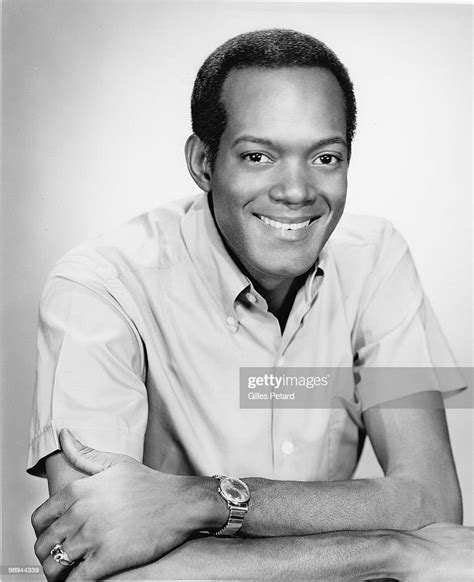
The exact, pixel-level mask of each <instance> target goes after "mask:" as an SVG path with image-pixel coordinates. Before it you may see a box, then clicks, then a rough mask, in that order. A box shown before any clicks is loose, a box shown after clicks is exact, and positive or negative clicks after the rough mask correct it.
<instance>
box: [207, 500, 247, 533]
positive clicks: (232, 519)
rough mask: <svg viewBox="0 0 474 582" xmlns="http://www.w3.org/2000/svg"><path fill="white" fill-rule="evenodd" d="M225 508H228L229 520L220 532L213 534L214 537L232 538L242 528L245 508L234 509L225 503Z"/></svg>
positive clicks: (233, 506)
mask: <svg viewBox="0 0 474 582" xmlns="http://www.w3.org/2000/svg"><path fill="white" fill-rule="evenodd" d="M227 507H228V508H229V518H228V520H227V523H226V524H225V525H224V527H221V529H220V530H218V531H216V532H214V535H215V536H233V535H235V534H236V533H237V532H238V531H239V529H240V528H241V527H242V524H243V523H244V517H245V514H246V513H247V511H248V509H249V508H248V506H247V507H245V506H244V507H236V506H235V505H231V504H230V503H229V502H227Z"/></svg>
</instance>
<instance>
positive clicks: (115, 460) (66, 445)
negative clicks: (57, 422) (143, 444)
mask: <svg viewBox="0 0 474 582" xmlns="http://www.w3.org/2000/svg"><path fill="white" fill-rule="evenodd" d="M59 440H60V442H61V448H62V451H63V453H64V454H65V456H66V458H67V460H68V461H69V462H70V463H71V465H73V467H74V468H76V469H79V470H80V471H83V472H84V473H87V474H88V475H95V474H96V473H100V472H101V471H105V470H106V469H109V468H110V467H113V466H114V465H117V464H119V463H124V462H127V461H128V460H131V457H128V456H127V455H119V454H117V453H107V452H104V451H97V450H95V449H91V448H90V447H86V446H85V445H83V444H82V443H81V442H80V441H79V440H78V439H77V438H76V437H75V436H74V435H73V434H72V432H71V431H70V430H69V429H68V428H63V429H62V430H61V432H60V433H59Z"/></svg>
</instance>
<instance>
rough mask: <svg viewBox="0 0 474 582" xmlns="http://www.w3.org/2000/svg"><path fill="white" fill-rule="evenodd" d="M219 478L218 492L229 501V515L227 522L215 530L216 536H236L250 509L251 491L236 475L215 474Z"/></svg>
mask: <svg viewBox="0 0 474 582" xmlns="http://www.w3.org/2000/svg"><path fill="white" fill-rule="evenodd" d="M213 477H214V478H215V479H217V480H218V482H219V484H218V486H217V492H218V493H219V495H220V496H221V497H222V499H223V500H224V501H225V502H226V503H227V507H228V508H229V517H228V518H227V522H226V524H225V525H224V526H223V527H221V528H220V529H219V530H217V531H214V532H213V533H214V535H215V536H234V535H235V534H236V533H237V532H238V531H239V530H240V528H241V527H242V524H243V523H244V517H245V514H246V513H247V511H248V509H249V499H250V491H249V488H248V487H247V485H246V484H245V483H244V482H243V481H241V480H240V479H236V478H235V477H226V476H225V475H213Z"/></svg>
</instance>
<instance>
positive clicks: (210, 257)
mask: <svg viewBox="0 0 474 582" xmlns="http://www.w3.org/2000/svg"><path fill="white" fill-rule="evenodd" d="M182 232H183V237H184V242H185V244H186V247H187V249H188V252H189V254H190V256H191V260H192V261H193V263H194V265H195V266H196V269H197V271H198V273H199V275H200V276H201V278H202V280H203V281H204V283H205V285H206V286H207V288H208V290H209V293H210V294H211V295H212V296H213V297H214V299H215V300H216V301H217V302H218V303H219V304H220V305H222V306H223V307H224V310H225V312H226V314H227V315H230V314H232V313H233V311H234V303H235V301H236V299H237V298H238V297H239V296H241V297H242V295H243V294H244V292H245V291H247V290H248V289H249V288H253V286H252V284H251V281H250V280H249V279H248V277H246V276H245V275H244V274H243V273H242V271H241V270H240V269H239V268H238V267H237V265H236V264H235V262H234V261H233V260H232V257H231V256H230V255H229V253H228V251H227V249H226V247H225V245H224V243H223V241H222V238H221V236H220V234H219V231H218V230H217V227H216V224H215V222H214V218H213V216H212V214H211V211H210V209H209V203H208V198H207V194H205V193H203V194H200V195H199V196H198V197H197V198H196V200H195V201H194V203H193V204H192V206H191V207H190V208H189V210H188V211H187V212H186V214H185V215H184V216H183V219H182ZM325 259H326V251H325V248H323V249H322V251H321V252H320V254H319V257H318V259H317V261H316V263H315V265H314V268H313V269H312V270H311V271H310V273H309V274H308V277H307V279H306V281H305V300H306V302H307V303H308V304H311V303H312V302H313V300H314V299H315V297H316V295H317V292H318V289H319V284H320V282H321V280H322V277H323V276H324V262H325Z"/></svg>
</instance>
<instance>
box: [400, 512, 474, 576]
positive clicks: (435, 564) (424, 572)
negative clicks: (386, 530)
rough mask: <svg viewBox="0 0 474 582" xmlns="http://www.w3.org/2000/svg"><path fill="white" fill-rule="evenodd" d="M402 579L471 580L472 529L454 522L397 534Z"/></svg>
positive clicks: (473, 570) (473, 566) (473, 568)
mask: <svg viewBox="0 0 474 582" xmlns="http://www.w3.org/2000/svg"><path fill="white" fill-rule="evenodd" d="M399 539H400V540H401V542H402V548H401V549H402V556H403V558H402V560H403V564H402V571H403V572H404V576H402V577H400V580H403V581H404V582H447V581H448V580H453V581H454V580H456V582H464V581H465V582H468V581H469V582H472V580H474V531H473V529H472V528H469V527H463V526H461V525H456V524H453V523H434V524H432V525H428V526H426V527H423V528H421V529H419V530H415V531H411V532H403V533H400V538H399Z"/></svg>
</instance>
